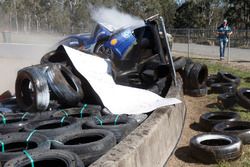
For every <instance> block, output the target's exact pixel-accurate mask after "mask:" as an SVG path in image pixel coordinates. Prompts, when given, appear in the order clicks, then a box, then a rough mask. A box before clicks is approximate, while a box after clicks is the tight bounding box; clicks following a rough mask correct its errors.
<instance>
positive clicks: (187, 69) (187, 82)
mask: <svg viewBox="0 0 250 167" xmlns="http://www.w3.org/2000/svg"><path fill="white" fill-rule="evenodd" d="M193 66H194V63H191V64H187V65H186V66H185V68H184V75H183V81H184V85H183V86H184V89H189V88H190V81H191V79H190V78H189V74H190V71H191V69H192V68H193Z"/></svg>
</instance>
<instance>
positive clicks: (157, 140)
mask: <svg viewBox="0 0 250 167" xmlns="http://www.w3.org/2000/svg"><path fill="white" fill-rule="evenodd" d="M177 82H178V86H173V84H172V86H171V87H170V89H169V92H168V94H167V97H176V98H178V99H180V100H182V101H183V103H181V104H177V105H174V106H166V107H162V108H159V109H157V110H155V111H154V112H153V113H152V114H151V115H150V116H149V117H148V119H147V120H145V121H144V122H143V123H142V124H141V125H140V126H139V127H138V128H136V129H135V130H134V131H133V132H132V133H131V134H129V135H128V136H127V137H126V138H125V139H123V141H121V142H120V143H119V144H117V145H116V146H115V147H114V148H113V149H111V150H110V151H109V152H108V153H106V154H105V155H104V156H102V157H101V158H100V159H98V160H97V161H96V162H94V163H93V164H92V165H90V167H152V166H154V167H162V166H164V165H165V164H166V162H167V160H168V159H169V157H170V156H171V154H172V152H173V151H174V149H175V147H176V145H177V143H178V141H179V138H180V136H181V133H182V129H183V125H184V121H185V116H186V107H185V104H184V100H183V90H182V80H181V77H180V76H179V75H178V77H177Z"/></svg>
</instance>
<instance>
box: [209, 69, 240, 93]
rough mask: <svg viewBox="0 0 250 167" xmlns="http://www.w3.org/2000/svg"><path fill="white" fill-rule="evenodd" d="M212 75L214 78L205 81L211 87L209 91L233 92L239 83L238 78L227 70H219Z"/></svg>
mask: <svg viewBox="0 0 250 167" xmlns="http://www.w3.org/2000/svg"><path fill="white" fill-rule="evenodd" d="M213 76H214V80H213V79H212V78H211V79H209V81H210V82H208V83H207V84H208V86H209V87H211V93H216V94H224V93H235V92H236V90H237V87H238V86H239V84H240V78H239V77H237V76H235V75H233V74H231V73H228V72H222V71H220V72H218V73H217V75H213Z"/></svg>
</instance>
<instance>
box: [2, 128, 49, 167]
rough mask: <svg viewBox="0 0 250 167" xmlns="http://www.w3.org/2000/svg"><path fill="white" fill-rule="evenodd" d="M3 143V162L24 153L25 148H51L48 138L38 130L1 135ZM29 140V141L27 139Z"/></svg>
mask: <svg viewBox="0 0 250 167" xmlns="http://www.w3.org/2000/svg"><path fill="white" fill-rule="evenodd" d="M0 140H1V142H2V143H3V144H4V147H3V144H2V148H1V152H0V161H1V163H2V164H4V163H5V162H7V161H9V160H10V159H13V158H16V157H19V156H21V155H23V150H28V151H30V152H32V151H41V152H47V151H48V150H49V149H50V142H47V140H48V138H47V137H46V136H44V135H42V134H39V133H37V132H34V133H27V132H22V133H20V132H19V133H9V134H6V135H2V136H0ZM27 140H28V141H27Z"/></svg>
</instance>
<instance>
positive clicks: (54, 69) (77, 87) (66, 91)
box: [46, 64, 84, 106]
mask: <svg viewBox="0 0 250 167" xmlns="http://www.w3.org/2000/svg"><path fill="white" fill-rule="evenodd" d="M46 74H47V79H48V84H49V87H50V88H51V90H52V92H53V94H54V95H55V96H56V98H57V100H58V102H59V103H60V104H61V105H66V106H75V105H76V104H77V103H79V102H80V101H81V100H82V99H83V96H84V95H83V89H82V87H81V81H80V79H78V78H77V77H76V76H75V75H74V74H73V73H72V72H71V71H70V70H68V69H67V68H66V67H65V66H63V65H61V64H54V65H52V66H50V68H49V69H48V70H47V73H46Z"/></svg>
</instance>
